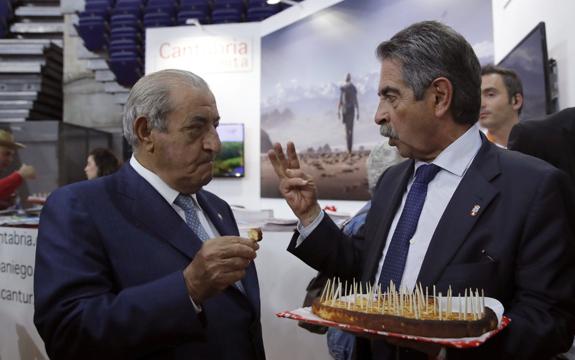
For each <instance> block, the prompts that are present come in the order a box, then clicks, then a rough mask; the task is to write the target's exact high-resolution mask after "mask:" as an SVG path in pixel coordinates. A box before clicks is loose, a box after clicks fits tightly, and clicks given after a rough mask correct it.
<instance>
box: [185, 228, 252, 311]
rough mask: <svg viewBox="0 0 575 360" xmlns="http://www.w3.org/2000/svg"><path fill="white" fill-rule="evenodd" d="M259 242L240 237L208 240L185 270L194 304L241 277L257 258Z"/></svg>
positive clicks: (199, 302) (187, 284)
mask: <svg viewBox="0 0 575 360" xmlns="http://www.w3.org/2000/svg"><path fill="white" fill-rule="evenodd" d="M257 249H259V245H258V244H257V242H255V241H253V240H250V239H245V238H241V237H238V236H222V237H217V238H213V239H209V240H207V241H206V242H204V244H203V245H202V248H201V249H200V251H198V253H197V254H196V255H195V256H194V260H192V262H191V263H190V264H189V265H188V266H187V267H186V268H185V269H184V279H185V280H186V286H187V287H188V293H189V294H190V296H191V298H192V300H194V302H195V303H197V304H201V303H202V302H203V301H204V300H206V299H208V298H209V297H211V296H213V295H215V294H217V293H219V292H221V291H223V290H224V289H225V288H227V287H228V286H230V285H232V284H234V283H235V282H236V281H238V280H241V279H242V278H243V277H244V275H245V269H246V268H247V267H248V265H249V264H250V262H251V261H252V260H253V259H254V258H255V257H256V250H257Z"/></svg>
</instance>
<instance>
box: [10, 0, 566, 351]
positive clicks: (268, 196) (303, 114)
mask: <svg viewBox="0 0 575 360" xmlns="http://www.w3.org/2000/svg"><path fill="white" fill-rule="evenodd" d="M504 2H505V3H509V1H498V0H493V1H492V2H486V1H483V0H471V1H466V2H461V1H457V0H445V1H441V2H432V1H423V0H409V1H388V2H382V1H381V0H366V1H362V2H361V3H362V4H357V3H359V2H357V1H353V0H351V1H342V0H306V1H304V2H302V3H300V4H299V5H297V6H293V7H292V8H290V9H288V10H286V11H282V12H281V13H278V14H277V15H274V16H272V17H270V18H267V19H265V20H263V21H261V22H252V23H235V24H221V25H198V24H196V25H190V26H176V27H167V28H161V27H160V28H149V29H147V30H146V36H145V43H146V46H145V73H146V74H149V73H152V72H155V71H158V70H162V69H169V68H176V69H184V70H189V71H192V72H194V73H197V74H198V75H200V76H202V77H203V78H204V79H205V80H206V81H207V83H208V84H209V86H210V88H211V90H212V92H213V93H214V95H215V98H216V102H217V105H218V110H219V113H220V117H221V123H222V129H220V131H221V133H220V137H221V138H222V141H223V143H224V149H227V148H226V146H229V153H230V154H232V155H230V157H232V158H234V161H239V162H238V163H235V162H234V165H233V166H232V167H231V168H225V167H222V170H221V173H218V175H219V176H218V177H216V178H214V179H213V180H212V182H211V183H210V184H208V185H207V186H206V189H207V190H209V191H211V192H213V193H215V194H217V195H218V196H220V197H221V198H223V199H225V200H226V201H227V202H228V203H229V204H230V205H232V206H234V205H235V206H236V211H237V213H236V217H237V219H238V224H239V227H240V232H241V233H242V235H244V236H245V235H246V231H247V229H248V228H249V227H252V226H263V229H264V231H263V241H262V243H261V248H260V250H259V252H258V257H257V259H256V260H255V263H256V266H257V270H258V276H259V283H260V295H261V314H262V315H261V322H262V329H263V338H264V345H265V350H266V356H267V358H268V359H272V360H292V359H306V360H329V359H331V357H330V355H329V353H328V350H327V346H326V339H325V336H322V335H317V334H312V333H311V332H308V331H306V330H305V329H302V328H300V327H298V325H297V322H296V321H292V320H287V319H280V318H277V317H276V315H275V314H276V313H279V312H281V311H285V310H292V309H295V308H298V307H300V306H301V305H302V302H303V299H304V297H305V293H306V291H305V289H306V287H307V285H308V283H309V281H310V280H311V279H312V278H313V277H314V276H315V275H316V271H315V270H314V269H312V268H310V267H308V266H307V265H306V264H304V263H303V262H301V261H300V260H298V259H297V258H295V257H294V256H292V255H291V254H289V253H288V252H287V251H286V248H287V245H288V243H289V241H290V239H291V236H292V232H293V229H294V224H295V223H294V220H295V218H294V215H293V214H292V212H291V210H290V209H289V207H288V206H287V205H286V203H285V202H284V200H282V199H280V198H279V196H278V193H277V190H276V188H277V182H276V180H274V178H275V176H274V175H273V172H272V169H271V166H270V164H269V161H268V160H267V158H266V155H265V153H266V151H267V150H268V149H269V146H270V144H271V143H274V142H280V143H282V144H285V143H286V142H287V141H294V142H295V144H296V147H297V148H298V150H299V153H300V156H303V158H304V159H305V166H306V167H307V168H308V169H309V170H310V171H312V172H313V174H314V177H316V178H317V179H318V182H319V183H318V188H319V189H320V197H321V198H320V205H321V206H322V207H324V208H326V209H328V210H329V214H330V215H333V216H334V219H337V220H338V221H339V220H341V219H344V218H346V217H349V216H351V215H353V214H354V213H355V212H357V210H359V209H360V208H361V207H362V206H363V205H364V203H365V201H366V200H368V199H369V191H368V182H367V169H366V165H365V160H366V157H367V154H369V151H370V149H372V148H373V147H375V146H376V145H378V144H379V143H381V141H382V140H381V136H380V135H379V132H378V131H377V129H376V127H375V125H374V123H373V113H374V112H375V109H376V107H377V100H378V99H377V96H376V94H377V85H378V80H379V79H378V73H379V64H378V60H377V59H376V57H375V54H374V52H375V48H376V46H377V44H378V43H379V42H380V41H382V40H384V39H387V38H389V37H390V36H392V35H393V34H394V33H395V32H397V31H398V30H399V29H402V28H404V27H405V26H407V25H409V24H411V23H413V22H416V21H420V20H424V19H436V20H441V21H443V22H445V23H447V24H449V25H450V26H452V27H454V28H455V29H456V30H457V31H459V32H461V33H462V35H463V36H465V37H466V38H467V39H468V41H469V42H470V43H471V44H472V45H473V46H474V49H475V51H476V53H477V55H478V57H479V59H480V61H481V63H482V64H487V63H493V62H499V61H500V60H502V59H504V58H505V57H506V56H507V54H508V53H509V52H510V51H511V50H513V49H514V48H515V47H516V46H517V44H519V43H521V40H522V39H524V38H525V37H526V36H527V35H528V34H530V32H531V31H532V30H533V29H535V28H536V27H537V26H538V24H539V23H540V22H542V21H544V22H545V24H546V31H547V33H546V36H547V39H546V41H547V43H546V51H548V54H546V55H545V56H546V57H554V58H555V59H556V60H557V63H558V65H557V68H556V71H558V72H559V73H561V71H564V73H563V75H564V77H563V80H560V81H558V82H557V88H556V89H554V90H553V89H550V88H549V83H546V84H544V85H543V86H544V90H545V91H548V92H549V93H546V94H545V95H544V98H546V99H547V103H548V106H556V107H558V108H563V107H566V106H569V105H571V106H573V105H574V104H575V92H574V91H573V90H572V89H574V87H572V86H571V88H569V86H568V84H574V83H575V73H568V72H567V71H566V70H565V69H566V68H567V62H568V61H567V59H568V58H569V57H570V56H571V58H574V57H575V50H574V49H573V47H571V48H567V47H566V45H565V44H564V43H565V42H566V41H565V36H566V35H565V34H562V33H561V32H560V31H559V30H558V29H559V28H560V27H561V26H563V25H567V24H569V23H568V21H570V19H567V18H566V15H564V14H568V13H570V12H569V11H566V10H565V9H551V6H548V7H547V8H546V9H544V10H541V9H540V8H539V7H540V6H541V5H539V4H538V3H537V2H536V0H529V1H524V3H531V5H533V6H529V5H526V6H525V7H520V6H519V4H518V2H517V1H515V2H511V4H510V5H508V6H507V5H506V7H503V5H502V3H504ZM536 3H537V5H535V4H536ZM570 6H571V8H572V10H573V11H575V8H573V7H574V5H570ZM537 9H539V10H541V11H538V10H537ZM395 14H401V16H397V15H395ZM470 14H473V16H470ZM508 24H513V26H514V31H513V32H509V31H506V30H505V29H506V26H510V25H508ZM538 31H541V30H540V29H539V30H538ZM512 34H513V35H512ZM543 36H545V34H544V35H543ZM572 55H573V56H572ZM347 74H350V76H351V79H352V81H353V82H354V83H355V85H356V87H357V88H358V93H359V95H358V96H359V114H360V115H359V118H358V121H357V122H356V125H355V130H354V134H355V135H354V139H355V144H354V148H353V151H350V152H349V153H350V155H349V156H347V157H344V155H342V154H344V153H346V149H345V147H346V143H345V141H346V139H345V136H344V133H345V129H344V125H343V124H342V121H341V120H340V118H339V117H338V109H337V104H338V101H339V97H340V90H339V89H340V86H341V85H342V84H343V83H344V80H345V78H346V75H347ZM545 76H547V77H548V79H547V80H546V81H551V80H549V79H552V74H545ZM558 93H560V94H561V97H559V98H558V96H557V94H558ZM325 153H327V154H328V155H322V156H319V155H318V154H325ZM238 154H239V155H238ZM82 156H83V155H82ZM236 157H239V158H240V159H239V160H238V159H235V158H236ZM226 160H229V159H223V160H222V161H224V162H225V161H226ZM230 169H231V170H230ZM322 189H323V194H322ZM20 220H21V221H14V222H12V223H10V222H8V220H6V221H5V222H4V223H3V226H0V279H1V280H2V283H1V285H0V323H1V324H2V326H0V358H1V359H3V360H11V359H47V355H46V352H45V349H44V345H43V343H42V340H41V339H40V337H39V335H38V333H37V331H36V329H35V327H34V325H33V301H34V294H33V275H34V258H35V247H36V237H37V234H38V230H37V228H35V226H36V225H37V222H38V220H37V218H33V219H31V218H30V217H26V216H25V217H22V218H21V219H20Z"/></svg>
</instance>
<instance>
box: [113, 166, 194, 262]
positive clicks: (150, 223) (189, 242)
mask: <svg viewBox="0 0 575 360" xmlns="http://www.w3.org/2000/svg"><path fill="white" fill-rule="evenodd" d="M122 171H123V174H122V175H123V180H124V186H122V189H121V191H123V192H124V193H126V194H127V195H128V196H130V197H131V198H132V199H133V203H132V206H131V208H130V212H131V215H132V218H133V219H134V221H135V222H137V223H138V224H139V226H140V227H142V228H145V229H146V231H147V232H149V233H151V234H154V235H155V236H157V237H159V238H161V239H163V240H165V241H167V242H168V243H170V244H171V245H172V246H173V247H174V248H176V249H177V250H178V251H180V252H182V253H184V254H185V255H186V256H188V257H189V258H190V259H191V258H193V257H194V255H195V254H196V253H197V252H198V250H199V249H200V247H201V246H202V241H201V240H200V239H199V238H198V237H197V236H196V234H194V232H193V231H192V230H191V229H190V228H189V227H188V226H187V225H186V223H185V221H182V218H180V216H179V215H178V214H177V213H176V211H175V210H174V208H172V206H171V205H170V204H168V202H167V201H166V200H165V199H164V198H163V197H162V196H161V195H160V194H159V193H158V192H157V191H156V189H154V188H153V187H152V185H150V184H149V183H148V182H147V181H146V180H144V178H142V177H141V176H140V175H139V174H138V173H136V171H135V170H134V169H133V168H132V167H131V166H129V165H126V166H124V167H123V168H122Z"/></svg>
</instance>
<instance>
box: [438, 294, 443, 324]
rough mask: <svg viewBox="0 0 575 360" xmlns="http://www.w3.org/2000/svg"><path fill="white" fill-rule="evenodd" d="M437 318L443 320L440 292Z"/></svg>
mask: <svg viewBox="0 0 575 360" xmlns="http://www.w3.org/2000/svg"><path fill="white" fill-rule="evenodd" d="M438 302H439V306H438V308H439V320H443V317H442V314H441V293H439V301H438Z"/></svg>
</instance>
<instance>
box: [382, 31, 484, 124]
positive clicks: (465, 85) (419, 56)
mask: <svg viewBox="0 0 575 360" xmlns="http://www.w3.org/2000/svg"><path fill="white" fill-rule="evenodd" d="M377 57H378V58H379V59H380V60H381V61H383V60H386V59H391V60H396V61H398V62H399V63H400V65H401V66H402V73H403V80H404V81H405V83H406V84H407V85H408V86H409V87H410V88H411V89H412V90H413V93H414V94H415V99H416V100H421V99H423V95H424V93H425V90H426V89H427V88H428V87H429V86H430V85H431V83H432V82H433V80H435V79H437V78H438V77H445V78H447V79H448V80H449V81H450V82H451V84H452V86H453V98H452V101H451V113H452V114H453V117H454V119H455V122H457V123H460V124H474V123H475V122H476V121H477V119H478V118H479V110H480V108H481V75H480V70H481V66H480V65H479V60H478V59H477V56H476V55H475V52H474V51H473V48H472V47H471V45H470V44H469V43H468V42H467V40H465V38H463V36H461V35H460V34H459V33H457V32H456V31H455V30H453V29H452V28H450V27H449V26H447V25H444V24H442V23H439V22H437V21H422V22H418V23H415V24H413V25H411V26H409V27H408V28H406V29H404V30H402V31H400V32H398V33H397V34H395V35H394V36H393V37H392V38H391V39H390V40H388V41H384V42H382V43H381V44H379V46H378V47H377Z"/></svg>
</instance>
